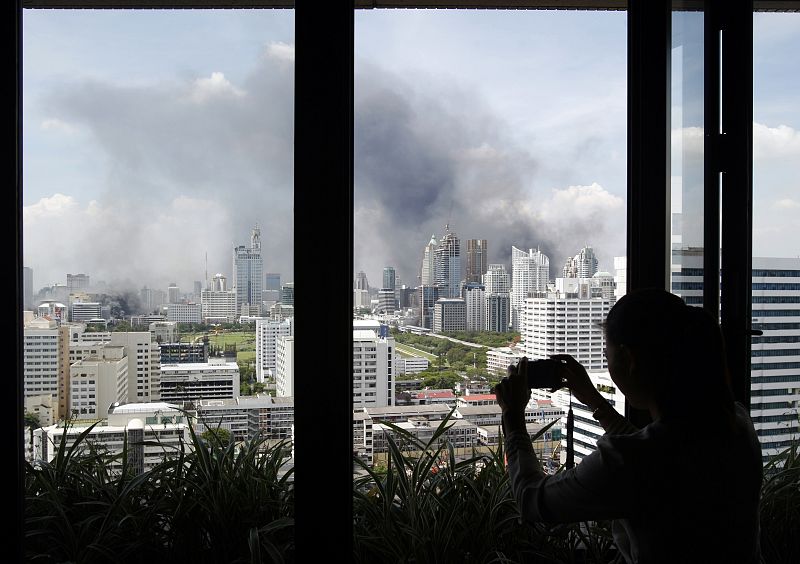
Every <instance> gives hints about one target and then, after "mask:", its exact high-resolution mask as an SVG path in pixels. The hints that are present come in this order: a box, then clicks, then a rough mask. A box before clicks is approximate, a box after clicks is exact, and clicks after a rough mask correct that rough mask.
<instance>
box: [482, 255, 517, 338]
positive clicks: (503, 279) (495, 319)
mask: <svg viewBox="0 0 800 564" xmlns="http://www.w3.org/2000/svg"><path fill="white" fill-rule="evenodd" d="M483 286H484V288H485V290H484V291H485V294H484V299H485V301H484V303H485V306H484V307H485V313H484V319H485V322H486V326H485V329H486V330H487V331H495V332H500V333H505V332H507V331H508V329H509V324H510V321H511V320H510V315H511V294H510V291H511V277H510V276H509V275H508V272H507V271H506V267H505V266H504V265H502V264H490V265H489V266H488V267H487V268H486V274H484V275H483Z"/></svg>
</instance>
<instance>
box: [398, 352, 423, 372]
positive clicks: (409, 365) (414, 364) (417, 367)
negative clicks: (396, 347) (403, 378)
mask: <svg viewBox="0 0 800 564" xmlns="http://www.w3.org/2000/svg"><path fill="white" fill-rule="evenodd" d="M430 364H431V362H430V361H429V360H428V359H427V358H424V357H421V356H406V357H403V356H400V355H399V354H395V355H394V373H395V374H419V373H420V372H422V371H424V370H427V369H428V366H430Z"/></svg>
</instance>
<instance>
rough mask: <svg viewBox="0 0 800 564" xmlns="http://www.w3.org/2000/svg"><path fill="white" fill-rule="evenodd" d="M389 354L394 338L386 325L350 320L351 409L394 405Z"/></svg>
mask: <svg viewBox="0 0 800 564" xmlns="http://www.w3.org/2000/svg"><path fill="white" fill-rule="evenodd" d="M393 355H394V337H392V336H391V335H390V334H389V326H388V325H382V324H381V323H379V322H377V321H373V320H358V319H355V320H353V408H354V409H359V408H363V407H388V406H391V405H394V373H393V370H392V368H393V362H392V357H393Z"/></svg>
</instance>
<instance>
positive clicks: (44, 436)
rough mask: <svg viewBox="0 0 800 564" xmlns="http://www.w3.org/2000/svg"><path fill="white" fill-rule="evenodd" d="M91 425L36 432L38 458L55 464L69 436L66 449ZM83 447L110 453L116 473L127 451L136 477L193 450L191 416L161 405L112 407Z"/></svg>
mask: <svg viewBox="0 0 800 564" xmlns="http://www.w3.org/2000/svg"><path fill="white" fill-rule="evenodd" d="M89 425H90V422H88V421H87V422H80V421H79V422H77V423H76V424H74V425H72V424H71V425H69V426H68V427H65V426H64V424H63V423H58V424H56V425H51V426H48V427H42V428H40V429H36V430H35V431H34V457H35V458H36V459H39V460H45V461H48V462H50V461H52V460H53V459H54V458H55V456H56V454H57V452H58V448H59V445H60V444H61V439H62V437H63V436H64V434H65V433H66V435H67V437H66V445H65V446H66V447H67V448H70V447H71V446H72V445H73V444H74V443H75V441H76V439H77V438H78V436H79V435H81V433H83V432H85V431H86V430H87V428H88V427H89ZM83 445H84V447H83V448H84V449H85V448H87V447H89V446H90V445H93V446H95V447H100V448H101V449H103V450H105V451H107V453H108V465H109V467H110V468H111V469H112V470H115V471H119V470H121V468H122V464H123V462H122V458H121V457H120V456H119V455H121V454H122V453H123V450H124V449H126V448H127V453H128V461H127V463H128V465H129V468H130V469H131V470H132V471H133V472H134V473H135V474H140V473H142V472H145V471H148V470H151V469H153V468H154V467H155V466H156V465H158V464H160V463H161V462H163V461H164V459H165V457H166V458H169V457H171V456H175V454H176V453H178V452H180V451H181V449H187V450H191V449H192V441H191V436H190V433H189V422H188V416H187V414H185V413H183V412H181V411H180V410H179V409H178V406H176V405H171V404H167V403H158V402H157V403H129V404H122V403H120V404H118V405H117V404H115V405H112V406H111V407H110V408H108V411H107V416H105V415H104V420H102V421H101V422H100V423H99V424H97V425H95V426H94V428H92V429H91V430H90V431H88V434H87V435H86V437H85V438H84V439H83Z"/></svg>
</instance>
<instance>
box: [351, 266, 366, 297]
mask: <svg viewBox="0 0 800 564" xmlns="http://www.w3.org/2000/svg"><path fill="white" fill-rule="evenodd" d="M353 288H354V289H355V290H366V291H367V292H369V281H368V280H367V273H366V272H364V271H363V270H359V271H358V272H356V280H355V283H354V285H353Z"/></svg>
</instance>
